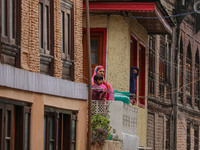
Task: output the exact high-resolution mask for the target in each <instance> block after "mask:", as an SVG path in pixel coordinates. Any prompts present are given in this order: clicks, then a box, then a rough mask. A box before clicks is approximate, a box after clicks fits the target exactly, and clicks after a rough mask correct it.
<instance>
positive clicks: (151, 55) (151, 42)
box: [148, 35, 155, 95]
mask: <svg viewBox="0 0 200 150" xmlns="http://www.w3.org/2000/svg"><path fill="white" fill-rule="evenodd" d="M154 78H155V36H154V35H149V88H148V89H149V94H151V95H153V94H154Z"/></svg>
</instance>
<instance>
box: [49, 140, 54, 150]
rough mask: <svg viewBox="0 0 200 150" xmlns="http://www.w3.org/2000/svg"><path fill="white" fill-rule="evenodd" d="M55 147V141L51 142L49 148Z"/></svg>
mask: <svg viewBox="0 0 200 150" xmlns="http://www.w3.org/2000/svg"><path fill="white" fill-rule="evenodd" d="M53 147H54V143H53V142H50V144H49V150H53Z"/></svg>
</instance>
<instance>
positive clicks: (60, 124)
mask: <svg viewBox="0 0 200 150" xmlns="http://www.w3.org/2000/svg"><path fill="white" fill-rule="evenodd" d="M75 118H76V117H75ZM48 122H49V123H48ZM44 129H45V132H44V150H56V149H62V150H68V149H71V150H72V149H73V150H75V145H76V120H75V119H73V115H72V114H67V113H64V111H63V110H55V111H54V110H53V109H51V110H49V109H47V110H46V111H45V117H44ZM47 131H49V132H47ZM48 134H49V136H48ZM47 143H49V144H47Z"/></svg>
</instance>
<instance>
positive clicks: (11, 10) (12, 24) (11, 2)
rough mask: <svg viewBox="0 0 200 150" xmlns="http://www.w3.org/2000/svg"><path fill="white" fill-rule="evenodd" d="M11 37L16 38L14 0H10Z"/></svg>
mask: <svg viewBox="0 0 200 150" xmlns="http://www.w3.org/2000/svg"><path fill="white" fill-rule="evenodd" d="M10 37H11V38H14V0H10Z"/></svg>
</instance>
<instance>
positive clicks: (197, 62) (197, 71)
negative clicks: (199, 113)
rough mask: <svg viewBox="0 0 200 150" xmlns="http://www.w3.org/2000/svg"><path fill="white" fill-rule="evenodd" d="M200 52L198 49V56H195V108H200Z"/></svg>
mask: <svg viewBox="0 0 200 150" xmlns="http://www.w3.org/2000/svg"><path fill="white" fill-rule="evenodd" d="M199 67H200V66H199V52H198V49H197V52H196V55H195V82H194V85H195V94H194V95H195V106H197V107H198V108H199V98H200V94H199V90H200V87H199V86H200V84H199V77H200V73H199V71H200V70H199Z"/></svg>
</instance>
